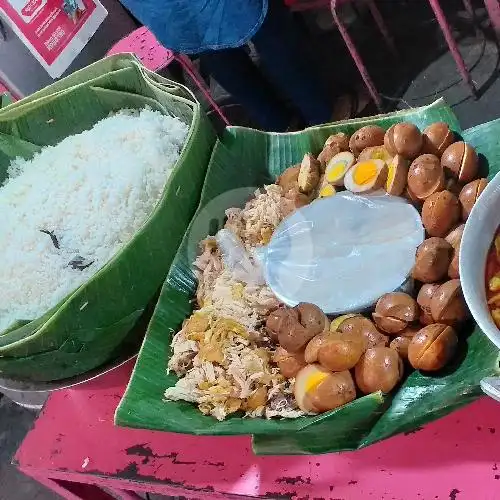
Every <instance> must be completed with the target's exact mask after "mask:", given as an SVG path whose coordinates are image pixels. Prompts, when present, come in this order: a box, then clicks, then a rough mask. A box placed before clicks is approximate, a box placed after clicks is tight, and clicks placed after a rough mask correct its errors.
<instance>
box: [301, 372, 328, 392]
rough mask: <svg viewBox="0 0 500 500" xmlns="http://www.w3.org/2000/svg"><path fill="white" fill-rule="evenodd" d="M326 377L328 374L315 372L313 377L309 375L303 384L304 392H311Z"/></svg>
mask: <svg viewBox="0 0 500 500" xmlns="http://www.w3.org/2000/svg"><path fill="white" fill-rule="evenodd" d="M326 377H328V373H324V372H317V373H314V374H313V375H309V377H307V381H306V383H305V390H306V392H309V391H312V390H313V389H314V388H315V387H317V386H318V384H319V383H320V382H322V381H323V380H325V378H326Z"/></svg>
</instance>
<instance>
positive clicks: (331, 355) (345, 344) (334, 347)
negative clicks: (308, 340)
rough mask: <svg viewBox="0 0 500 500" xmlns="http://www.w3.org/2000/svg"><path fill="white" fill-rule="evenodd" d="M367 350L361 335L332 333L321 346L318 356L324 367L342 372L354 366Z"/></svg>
mask: <svg viewBox="0 0 500 500" xmlns="http://www.w3.org/2000/svg"><path fill="white" fill-rule="evenodd" d="M313 340H314V339H313ZM365 350H366V342H365V340H364V338H363V337H362V336H361V335H350V334H346V333H330V335H329V336H328V337H327V339H326V340H325V341H324V342H323V343H322V344H321V345H320V346H319V348H318V353H317V357H318V361H319V364H320V365H321V366H322V367H323V368H326V369H327V370H330V371H332V372H341V371H344V370H350V369H351V368H354V366H355V365H356V363H357V362H358V361H359V358H360V357H361V355H362V354H363V353H364V352H365Z"/></svg>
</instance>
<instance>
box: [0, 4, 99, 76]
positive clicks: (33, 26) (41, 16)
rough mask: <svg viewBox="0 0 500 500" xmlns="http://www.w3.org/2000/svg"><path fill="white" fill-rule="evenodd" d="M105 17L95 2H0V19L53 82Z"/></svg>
mask: <svg viewBox="0 0 500 500" xmlns="http://www.w3.org/2000/svg"><path fill="white" fill-rule="evenodd" d="M107 14H108V12H107V11H106V9H105V8H104V6H103V5H102V4H101V3H100V2H99V1H98V0H0V18H2V19H3V20H5V22H7V23H8V24H9V26H11V27H12V29H13V30H14V31H15V33H16V34H17V35H18V36H19V38H20V39H21V40H22V41H23V43H24V44H25V45H26V46H27V47H28V49H29V50H30V52H31V53H32V54H33V55H34V56H35V57H36V59H37V60H38V61H39V62H40V63H41V64H42V66H43V67H44V68H45V69H46V70H47V72H48V73H49V75H50V76H51V77H52V78H58V77H59V76H61V75H62V74H63V73H64V71H65V70H66V69H67V68H68V66H69V65H70V64H71V63H72V62H73V61H74V59H75V58H76V56H77V55H78V54H79V53H80V52H81V51H82V49H83V48H84V47H85V45H86V44H87V42H88V41H89V40H90V38H91V37H92V36H93V35H94V33H95V32H96V31H97V28H98V27H99V26H100V25H101V23H102V22H103V21H104V19H105V18H106V16H107Z"/></svg>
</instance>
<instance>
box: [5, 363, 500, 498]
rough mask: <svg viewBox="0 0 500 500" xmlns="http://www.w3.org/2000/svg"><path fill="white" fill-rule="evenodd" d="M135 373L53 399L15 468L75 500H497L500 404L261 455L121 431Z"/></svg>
mask: <svg viewBox="0 0 500 500" xmlns="http://www.w3.org/2000/svg"><path fill="white" fill-rule="evenodd" d="M131 369H132V364H131V363H129V364H127V365H125V366H123V367H122V368H120V369H118V370H116V371H115V372H113V373H111V374H109V375H107V376H105V377H102V378H101V379H98V380H96V381H94V382H90V383H88V384H86V385H84V386H81V387H80V388H77V389H72V390H65V391H60V392H56V393H54V394H52V396H51V397H50V398H49V400H48V402H47V404H46V406H45V408H44V410H43V412H42V413H41V414H40V416H39V418H38V420H37V421H36V423H35V425H34V427H33V429H32V430H31V431H30V432H29V434H28V435H27V436H26V438H25V440H24V442H23V443H22V445H21V447H20V448H19V450H18V452H17V454H16V456H15V459H14V463H15V464H16V465H18V467H19V468H20V469H21V470H22V471H23V472H25V473H26V474H28V475H30V476H32V477H34V478H35V479H37V480H38V481H40V482H42V483H43V484H45V485H46V486H49V487H50V488H52V489H54V490H55V491H57V492H58V493H59V494H60V495H62V496H64V497H65V498H68V499H78V498H85V499H92V500H101V499H102V500H104V499H110V498H111V497H110V495H108V494H107V493H105V492H104V491H103V490H102V489H101V488H106V489H107V490H108V491H112V492H113V493H114V494H117V493H118V494H119V495H120V496H121V497H122V498H124V499H128V500H130V499H132V498H137V495H135V493H133V491H136V492H140V491H148V492H153V493H160V494H164V495H171V496H177V497H179V496H183V497H187V498H190V499H192V498H196V499H199V498H203V499H205V498H207V499H211V498H229V499H233V500H234V499H245V498H246V499H248V498H266V499H280V500H288V499H290V500H291V499H296V500H299V499H310V500H314V499H318V500H319V499H325V500H326V499H335V500H340V499H345V500H347V499H349V500H353V499H354V500H356V499H359V500H361V499H363V500H369V499H373V500H379V499H386V500H396V499H397V500H400V499H404V500H427V499H430V500H432V499H450V500H468V499H471V500H490V499H491V500H494V499H498V498H500V404H498V403H495V402H494V401H492V400H490V399H486V398H483V399H481V400H479V401H477V402H476V403H474V404H472V405H470V406H469V407H467V408H464V409H462V410H460V411H457V412H456V413H454V414H452V415H450V416H448V417H446V418H443V419H441V420H439V421H437V422H434V423H432V424H430V425H428V426H426V427H425V428H424V429H422V430H419V431H417V432H414V433H411V434H408V435H401V436H397V437H395V438H392V439H390V440H387V441H385V442H382V443H379V444H376V445H374V446H372V447H370V448H367V449H364V450H361V451H357V452H350V453H342V454H331V455H322V456H297V457H256V456H254V455H253V454H252V450H251V443H250V438H248V437H219V438H211V437H195V436H183V435H177V434H167V433H160V432H151V431H142V430H132V429H122V428H117V427H114V426H113V413H114V410H115V408H116V405H117V404H118V401H119V400H120V397H121V395H122V393H123V391H124V388H125V384H126V382H127V380H128V377H129V375H130V371H131Z"/></svg>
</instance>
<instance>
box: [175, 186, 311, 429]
mask: <svg viewBox="0 0 500 500" xmlns="http://www.w3.org/2000/svg"><path fill="white" fill-rule="evenodd" d="M283 200H284V198H283V196H282V192H281V188H280V187H279V186H277V185H274V184H273V185H270V186H266V187H265V188H264V190H263V191H257V192H256V193H255V197H254V198H253V199H252V200H250V201H249V202H248V203H247V204H246V205H245V207H244V208H243V209H238V208H233V209H229V210H227V212H226V214H227V217H228V219H227V223H226V226H225V227H226V229H230V230H232V231H233V232H234V233H235V234H236V235H237V236H238V237H239V238H240V239H241V240H242V241H243V243H244V245H245V247H246V248H247V250H251V249H253V248H255V247H256V246H260V245H264V244H266V243H268V242H269V240H270V238H271V236H272V233H273V231H274V230H275V229H276V227H277V226H278V224H279V223H280V222H281V220H282V219H283V217H284V216H285V215H286V213H285V211H284V210H283V206H285V205H286V204H285V205H284V204H283ZM200 247H201V254H200V255H199V256H198V258H197V259H196V260H195V262H194V264H193V265H194V268H195V272H196V275H197V278H198V288H197V292H196V299H197V302H198V304H199V306H200V309H198V310H197V311H196V312H194V313H193V315H191V317H190V318H188V319H187V320H186V321H185V322H184V324H183V326H182V329H181V330H180V331H179V332H178V333H177V334H176V335H175V336H174V338H173V340H172V357H171V358H170V361H169V363H168V370H169V371H174V372H175V373H176V375H178V376H179V377H180V378H179V380H178V381H177V383H176V384H175V385H174V386H173V387H169V388H168V389H167V390H166V391H165V398H166V399H167V400H174V401H177V400H183V401H189V402H192V403H196V404H197V405H198V408H199V410H200V411H201V412H202V413H204V414H206V415H212V416H213V417H215V418H216V419H218V420H224V419H225V418H226V417H227V416H228V415H230V414H231V413H235V412H237V411H242V412H244V414H245V416H246V417H251V418H255V417H265V418H273V417H280V418H297V417H299V416H301V415H303V414H304V413H303V412H302V411H300V410H299V409H298V407H297V405H296V403H295V399H294V397H293V381H289V380H287V379H285V378H284V377H283V376H282V375H281V374H280V372H279V369H278V368H277V367H276V366H275V365H274V364H273V363H272V361H271V359H272V354H273V352H274V349H275V348H276V346H275V345H274V343H273V342H272V340H271V339H270V338H269V337H268V336H267V334H266V332H265V330H264V328H263V327H262V325H263V323H264V321H265V319H266V317H267V315H268V314H269V313H270V312H271V311H272V310H274V309H275V308H277V307H278V306H279V305H280V303H279V301H278V300H277V298H276V297H275V296H274V295H273V293H272V292H271V290H270V289H269V288H268V287H267V286H265V285H256V284H247V283H244V282H242V281H239V280H238V279H236V278H235V276H233V275H232V273H231V272H230V271H229V270H228V269H225V268H224V263H223V260H222V256H221V252H220V250H219V249H218V247H217V243H216V240H215V238H213V237H208V238H206V239H205V240H203V241H202V242H201V244H200Z"/></svg>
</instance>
